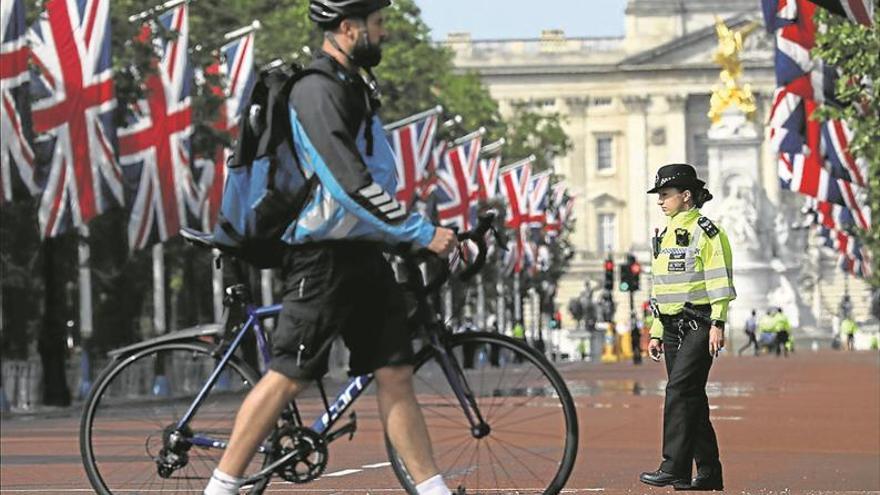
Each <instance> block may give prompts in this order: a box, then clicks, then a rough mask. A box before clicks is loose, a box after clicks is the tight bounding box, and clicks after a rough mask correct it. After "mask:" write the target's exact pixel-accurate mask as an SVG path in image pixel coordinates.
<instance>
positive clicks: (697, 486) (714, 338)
mask: <svg viewBox="0 0 880 495" xmlns="http://www.w3.org/2000/svg"><path fill="white" fill-rule="evenodd" d="M704 186H705V183H704V182H703V181H701V180H700V179H698V178H697V173H696V171H695V170H694V168H693V167H692V166H690V165H687V164H671V165H665V166H663V167H661V168H660V170H659V171H658V172H657V177H656V180H655V184H654V188H653V189H651V190H650V191H648V193H657V194H658V195H659V198H658V200H657V204H658V205H659V206H660V208H661V209H662V210H663V213H664V214H665V215H666V216H667V217H668V219H669V223H668V225H667V227H666V229H665V230H664V231H663V232H662V233H660V234H657V235H655V238H654V243H653V244H654V246H653V248H654V249H653V251H654V260H653V263H652V274H653V282H654V283H653V289H652V294H651V296H652V303H653V306H654V310H655V312H656V316H657V317H656V318H655V319H654V322H653V325H652V327H651V341H650V344H649V346H648V350H649V352H650V354H651V357H652V359H654V360H655V361H659V360H660V357H661V354H664V353H665V355H666V372H667V374H668V377H669V379H668V381H667V385H666V402H665V406H664V412H663V461H662V463H661V464H660V467H659V469H657V470H656V471H652V472H645V473H642V474H641V476H640V480H641V481H642V482H643V483H646V484H649V485H652V486H669V485H672V486H673V487H674V488H676V489H693V490H720V489H722V488H723V481H722V473H721V463H720V461H719V459H718V442H717V440H716V438H715V431H714V430H713V429H712V423H711V422H710V421H709V400H708V398H707V397H706V380H707V379H708V376H709V368H711V366H712V359H713V357H715V356H717V353H718V351H719V350H720V349H721V348H722V347H724V324H725V321H726V319H727V307H728V304H729V303H730V301H732V300H733V299H734V298H736V291H735V290H734V287H733V277H732V268H733V267H732V263H731V262H732V256H731V252H730V243H729V242H728V240H727V234H725V233H724V231H723V230H722V229H721V228H720V227H718V226H717V225H715V224H714V223H713V222H712V221H711V220H709V219H708V218H706V217H704V216H702V215H701V214H700V210H699V208H700V207H701V206H702V205H703V203H705V202H706V201H709V200H710V199H712V195H711V194H709V191H707V190H706V188H705V187H704ZM685 303H690V304H691V305H692V307H693V309H694V310H695V311H696V312H698V313H702V314H703V315H704V316H705V317H706V318H702V319H700V318H693V319H692V318H691V317H688V316H686V315H685V313H684V312H683V310H684V307H685ZM710 320H711V324H710V323H709V321H710ZM694 461H696V465H697V475H696V477H695V478H693V479H691V470H692V464H693V462H694Z"/></svg>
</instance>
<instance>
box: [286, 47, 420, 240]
mask: <svg viewBox="0 0 880 495" xmlns="http://www.w3.org/2000/svg"><path fill="white" fill-rule="evenodd" d="M311 68H314V69H318V70H320V71H321V72H322V74H309V75H306V76H304V77H303V78H302V79H301V80H300V81H299V82H297V83H296V84H295V85H294V87H293V90H292V91H291V94H290V120H291V127H292V130H293V142H294V146H295V148H296V153H297V156H298V157H299V160H300V164H301V165H302V167H303V171H304V172H305V174H306V176H307V177H311V176H312V174H317V176H318V183H317V185H316V188H315V190H314V192H313V194H312V197H311V199H310V200H309V201H308V202H307V203H306V205H305V207H304V208H303V211H302V212H301V213H300V215H299V217H298V218H297V220H296V221H295V222H293V223H291V224H290V226H289V227H288V228H287V231H286V232H285V233H284V236H283V238H282V239H283V240H284V241H285V242H287V243H288V244H294V245H296V244H305V243H309V242H316V241H323V240H338V239H351V240H368V241H378V242H383V243H387V244H397V243H401V242H414V243H416V244H417V245H419V246H421V247H425V246H427V245H428V244H429V243H430V242H431V239H432V238H433V237H434V229H435V227H434V226H433V225H432V224H431V223H430V222H428V220H426V219H425V218H424V217H422V216H421V215H419V214H418V213H415V212H413V213H410V214H407V212H406V205H403V204H401V203H399V202H398V201H397V199H396V198H395V197H394V196H395V191H396V190H397V167H396V165H395V160H394V154H393V151H392V149H391V145H390V144H389V143H388V140H387V139H386V137H385V131H384V130H383V129H382V124H381V123H380V121H379V119H378V118H376V117H373V118H368V117H369V114H368V112H372V110H371V109H370V103H369V100H368V97H367V88H366V85H365V84H364V82H363V81H362V80H361V78H360V77H359V76H357V75H354V74H352V73H350V72H349V71H348V70H347V69H345V68H344V67H343V66H342V65H340V64H339V63H337V62H336V61H335V60H333V59H332V58H330V57H329V56H326V55H325V56H320V57H318V58H317V59H315V61H314V62H313V63H312V64H311ZM368 122H371V124H370V125H371V131H372V140H373V143H372V154H371V155H370V154H368V153H367V148H368V146H367V141H368V140H367V136H366V134H365V129H366V126H367V125H368V124H367V123H368Z"/></svg>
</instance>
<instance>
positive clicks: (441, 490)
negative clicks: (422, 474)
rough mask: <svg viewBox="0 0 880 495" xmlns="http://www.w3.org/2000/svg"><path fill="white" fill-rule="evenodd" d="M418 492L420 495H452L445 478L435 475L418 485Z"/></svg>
mask: <svg viewBox="0 0 880 495" xmlns="http://www.w3.org/2000/svg"><path fill="white" fill-rule="evenodd" d="M416 492H417V493H418V494H419V495H452V492H450V491H449V487H447V486H446V482H444V481H443V476H441V475H439V474H438V475H435V476H432V477H430V478H428V479H426V480H425V481H423V482H421V483H419V484H418V485H416Z"/></svg>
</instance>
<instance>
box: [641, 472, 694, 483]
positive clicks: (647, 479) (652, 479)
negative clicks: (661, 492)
mask: <svg viewBox="0 0 880 495" xmlns="http://www.w3.org/2000/svg"><path fill="white" fill-rule="evenodd" d="M639 481H641V482H642V483H644V484H646V485H651V486H669V485H675V484H676V483H679V484H686V485H688V486H690V480H689V479H687V478H683V477H681V476H677V475H674V474H670V473H667V472H664V471H661V470H659V469H658V470H656V471H651V472H646V473H642V474H641V475H640V476H639Z"/></svg>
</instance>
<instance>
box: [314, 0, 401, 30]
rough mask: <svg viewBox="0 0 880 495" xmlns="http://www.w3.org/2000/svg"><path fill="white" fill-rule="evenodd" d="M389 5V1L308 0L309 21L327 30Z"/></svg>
mask: <svg viewBox="0 0 880 495" xmlns="http://www.w3.org/2000/svg"><path fill="white" fill-rule="evenodd" d="M389 5H391V0H309V19H311V20H312V22H314V23H315V24H317V25H319V26H321V27H324V28H328V27H333V26H336V25H337V24H339V22H340V21H342V19H345V18H346V17H367V16H368V15H370V14H371V13H373V12H375V11H377V10H379V9H382V8H385V7H387V6H389Z"/></svg>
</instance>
